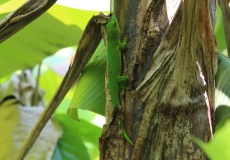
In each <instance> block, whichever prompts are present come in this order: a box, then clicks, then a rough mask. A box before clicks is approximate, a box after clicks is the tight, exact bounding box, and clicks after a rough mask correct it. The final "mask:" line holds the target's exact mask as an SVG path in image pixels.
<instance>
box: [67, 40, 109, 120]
mask: <svg viewBox="0 0 230 160" xmlns="http://www.w3.org/2000/svg"><path fill="white" fill-rule="evenodd" d="M105 68H106V55H105V47H104V43H103V42H101V43H100V44H99V46H98V48H97V49H96V51H95V53H94V55H93V56H92V58H91V59H90V61H89V63H88V64H87V66H86V68H85V69H84V70H83V72H82V74H81V77H80V78H79V80H78V83H77V85H76V88H75V93H74V96H73V99H72V101H71V103H70V106H69V108H68V111H67V113H68V114H69V115H70V116H71V117H72V118H74V119H78V114H77V109H78V108H80V109H85V110H89V111H92V112H95V113H98V114H100V115H104V114H105Z"/></svg>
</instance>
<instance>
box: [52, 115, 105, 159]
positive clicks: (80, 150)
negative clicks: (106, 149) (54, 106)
mask: <svg viewBox="0 0 230 160" xmlns="http://www.w3.org/2000/svg"><path fill="white" fill-rule="evenodd" d="M55 117H56V118H57V120H58V121H59V123H60V124H61V126H62V129H63V136H62V138H61V139H60V140H59V142H58V146H57V150H56V152H55V154H54V156H55V157H54V158H53V159H55V160H56V159H57V158H58V159H60V160H61V159H62V160H67V159H68V160H90V159H92V160H93V159H95V160H96V159H98V155H99V154H98V149H97V146H98V137H100V135H101V128H99V127H97V126H95V125H93V124H91V123H89V122H87V121H85V120H81V122H78V121H75V120H73V119H71V118H70V117H68V116H67V115H65V114H57V115H56V116H55ZM95 149H96V150H95ZM60 156H61V158H60Z"/></svg>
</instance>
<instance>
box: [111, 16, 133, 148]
mask: <svg viewBox="0 0 230 160" xmlns="http://www.w3.org/2000/svg"><path fill="white" fill-rule="evenodd" d="M106 35H107V67H108V68H107V70H108V73H107V76H108V86H107V87H108V90H109V94H110V97H111V103H112V106H113V107H115V106H116V105H117V106H121V105H120V98H119V90H120V89H121V88H122V89H124V88H125V87H126V85H127V80H128V77H126V76H121V69H122V63H121V51H120V50H121V49H125V48H126V46H127V41H128V37H127V36H125V37H124V41H123V42H121V41H120V27H119V24H118V22H117V18H116V17H114V16H112V17H111V19H110V21H109V22H108V23H107V25H106ZM121 128H122V131H123V135H124V138H125V139H126V140H127V141H128V142H129V143H130V144H132V145H133V143H132V141H131V140H130V139H129V137H128V135H127V133H126V131H125V129H124V125H123V124H121Z"/></svg>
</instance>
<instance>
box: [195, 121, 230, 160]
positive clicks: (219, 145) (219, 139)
mask: <svg viewBox="0 0 230 160" xmlns="http://www.w3.org/2000/svg"><path fill="white" fill-rule="evenodd" d="M229 135H230V121H229V120H228V121H227V122H226V123H225V125H224V126H223V127H222V128H221V129H220V130H218V131H216V132H215V134H214V139H213V140H212V141H210V142H209V143H204V142H202V141H201V140H198V139H195V142H196V143H197V144H198V145H199V146H200V147H201V148H202V149H203V150H204V151H205V153H206V154H207V155H208V157H209V158H210V159H211V160H220V159H226V160H227V159H230V152H229V150H230V143H229Z"/></svg>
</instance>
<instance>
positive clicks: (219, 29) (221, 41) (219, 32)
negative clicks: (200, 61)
mask: <svg viewBox="0 0 230 160" xmlns="http://www.w3.org/2000/svg"><path fill="white" fill-rule="evenodd" d="M214 31H215V36H216V41H217V44H218V49H219V50H220V51H223V50H224V49H226V41H225V38H224V37H225V34H224V25H223V17H222V13H221V9H220V7H217V17H216V23H215V30H214Z"/></svg>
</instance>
